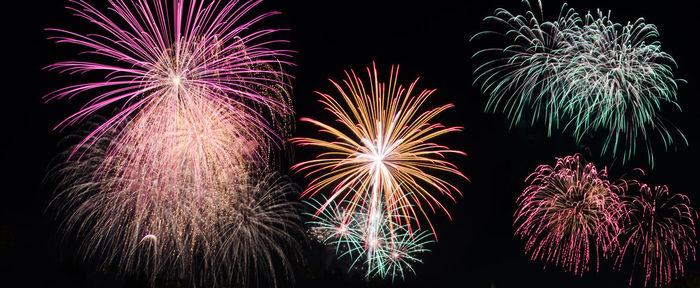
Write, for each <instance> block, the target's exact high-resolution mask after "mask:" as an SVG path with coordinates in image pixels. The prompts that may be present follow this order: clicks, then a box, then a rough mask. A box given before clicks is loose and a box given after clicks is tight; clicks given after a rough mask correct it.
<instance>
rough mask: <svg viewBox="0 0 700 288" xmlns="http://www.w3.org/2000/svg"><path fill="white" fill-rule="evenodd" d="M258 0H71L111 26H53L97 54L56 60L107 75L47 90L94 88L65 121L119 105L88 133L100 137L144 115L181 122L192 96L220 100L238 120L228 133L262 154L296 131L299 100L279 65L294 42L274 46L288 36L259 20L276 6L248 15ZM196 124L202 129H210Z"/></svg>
mask: <svg viewBox="0 0 700 288" xmlns="http://www.w3.org/2000/svg"><path fill="white" fill-rule="evenodd" d="M259 2H260V1H248V2H244V3H238V1H232V2H227V3H225V4H222V3H220V2H219V1H212V2H209V3H203V2H201V1H197V0H195V1H189V2H188V3H187V4H186V3H185V1H174V2H173V5H172V7H171V6H169V5H168V4H167V3H166V1H164V0H133V1H110V4H111V6H112V7H111V8H110V10H112V11H113V12H114V15H107V14H104V13H102V12H100V11H99V10H98V9H96V8H94V7H93V6H91V5H90V4H88V3H86V2H85V1H82V0H75V1H72V2H71V3H72V4H73V5H74V6H73V7H69V9H70V10H72V11H73V12H74V13H75V15H77V16H79V17H81V18H84V19H85V20H88V21H89V22H91V23H93V24H95V25H97V27H98V28H99V29H100V31H101V32H102V34H88V35H81V34H78V33H74V32H70V31H66V30H62V29H48V30H49V31H51V32H54V33H56V34H58V36H55V37H52V38H51V39H53V40H55V41H56V42H57V43H70V44H74V45H77V46H79V47H81V49H83V51H84V53H81V54H83V55H97V56H96V57H93V58H90V57H89V56H84V57H85V60H82V61H64V62H59V63H56V64H53V65H50V66H48V69H50V70H58V71H61V72H64V73H70V74H75V73H80V74H83V73H88V72H97V73H103V75H105V76H104V77H105V78H104V80H102V81H96V82H87V83H81V84H76V85H72V86H68V87H65V88H62V89H59V90H57V91H55V92H52V93H50V94H49V95H47V96H46V98H47V99H48V100H54V99H66V98H67V99H71V98H74V97H78V96H83V97H84V96H86V95H89V96H90V98H89V100H87V101H85V103H84V105H83V106H82V107H81V109H80V110H79V111H78V112H76V113H74V114H72V115H71V116H69V117H68V118H67V119H65V120H64V121H63V122H61V123H60V124H59V125H58V126H57V128H59V127H65V126H67V125H72V124H75V123H78V122H80V121H81V120H83V119H85V118H86V117H88V116H90V115H92V114H93V113H95V112H97V111H99V110H102V109H104V108H106V107H110V106H111V107H114V106H116V105H119V106H120V107H121V108H120V109H119V110H118V112H117V113H116V114H115V115H114V116H112V117H111V118H109V119H108V120H107V121H105V122H104V123H103V124H102V125H100V126H98V127H97V128H95V129H94V130H93V131H92V133H90V134H89V135H88V136H87V137H85V138H84V139H83V141H82V142H81V145H85V144H91V143H89V142H88V139H100V138H101V136H102V135H104V134H105V133H107V131H110V129H112V128H114V127H120V126H123V125H122V124H123V122H128V121H131V120H133V119H135V118H141V119H144V120H143V121H144V122H145V123H148V124H149V125H150V124H151V123H152V122H153V123H157V124H156V125H161V127H164V126H175V125H178V124H176V123H174V122H175V121H177V119H179V118H178V117H181V116H183V115H182V113H188V112H191V111H182V109H181V108H183V106H189V105H191V104H192V103H193V102H208V103H209V104H210V105H216V106H217V107H218V109H219V110H220V111H218V112H219V113H218V114H219V115H218V116H221V117H225V119H223V120H225V121H226V122H231V123H239V124H238V125H236V126H234V127H231V128H230V129H227V130H229V133H235V134H236V136H238V138H239V139H244V140H245V141H247V144H248V145H249V146H252V147H255V148H256V149H255V150H257V151H256V154H260V153H264V151H265V150H266V149H267V147H268V146H269V142H270V139H279V138H280V137H281V136H280V134H283V135H284V133H287V131H286V127H287V126H288V123H287V122H288V121H289V119H288V117H289V116H288V114H289V112H290V111H291V107H290V101H289V99H288V97H287V94H286V88H287V85H286V84H285V82H284V79H285V78H287V77H288V76H287V75H286V74H285V73H284V72H282V71H281V69H275V67H277V66H279V65H280V64H289V63H288V62H285V61H280V60H278V59H279V58H285V57H287V56H288V54H289V53H288V52H289V51H287V50H279V49H271V48H269V47H272V46H274V45H275V44H276V43H280V42H285V41H283V40H277V39H267V38H270V37H269V36H270V34H272V33H275V32H276V31H277V30H274V29H264V30H253V29H251V28H252V27H253V26H254V25H255V24H257V23H258V22H260V21H261V20H263V19H265V18H267V17H268V16H270V15H273V14H275V13H274V12H271V13H265V14H262V15H259V16H257V17H253V18H252V20H249V21H245V20H244V19H246V17H245V14H246V13H248V12H249V11H250V10H251V9H253V7H254V6H255V5H257V4H258V3H259ZM111 16H115V17H114V19H112V18H111ZM185 109H189V108H185ZM266 115H267V116H266ZM188 116H190V117H200V116H201V115H198V114H195V113H190V114H188ZM138 125H139V124H134V126H138ZM191 128H192V129H195V131H196V132H200V133H202V132H206V131H201V130H203V129H207V128H206V127H191ZM234 128H235V129H234ZM134 129H146V128H143V127H135V128H134ZM197 129H199V131H197ZM149 130H150V129H149ZM162 132H163V131H157V129H153V131H152V135H153V136H152V137H156V136H162V137H166V136H165V135H163V134H158V133H162ZM192 133H195V132H192ZM166 135H167V134H166ZM204 135H206V133H204ZM167 136H169V137H176V136H173V135H167ZM207 136H208V135H207ZM121 138H122V139H120V140H117V141H116V142H117V143H121V142H125V141H131V140H132V139H131V138H130V137H129V136H123V137H121ZM162 140H164V141H163V142H167V141H168V140H171V139H162ZM78 147H80V146H78ZM78 147H76V149H77V148H78ZM258 156H261V155H258ZM258 158H262V157H258Z"/></svg>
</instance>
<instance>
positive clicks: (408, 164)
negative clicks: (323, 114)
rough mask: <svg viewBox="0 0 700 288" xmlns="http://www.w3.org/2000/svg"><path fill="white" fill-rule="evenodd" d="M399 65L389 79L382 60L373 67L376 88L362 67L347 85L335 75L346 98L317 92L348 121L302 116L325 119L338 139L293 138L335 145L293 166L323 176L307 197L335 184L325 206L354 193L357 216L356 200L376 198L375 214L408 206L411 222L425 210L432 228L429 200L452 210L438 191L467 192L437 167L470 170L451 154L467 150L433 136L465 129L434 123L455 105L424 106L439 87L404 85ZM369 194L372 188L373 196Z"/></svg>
mask: <svg viewBox="0 0 700 288" xmlns="http://www.w3.org/2000/svg"><path fill="white" fill-rule="evenodd" d="M398 70H399V68H398V66H396V67H395V68H394V67H392V69H391V74H390V77H389V81H388V82H387V83H384V82H380V80H379V76H378V74H377V69H376V67H375V66H374V65H373V67H372V69H370V68H367V74H368V76H369V82H366V83H368V84H369V87H366V86H365V84H364V83H363V81H362V79H360V78H359V77H358V76H357V75H355V72H354V71H352V70H350V72H347V71H346V72H345V74H346V76H347V79H346V80H343V83H344V84H345V85H344V87H343V86H342V85H340V84H338V83H336V82H335V81H332V80H331V83H332V84H333V85H334V86H335V87H336V89H338V92H339V94H340V96H341V99H340V100H337V99H335V98H334V97H332V96H330V95H328V94H324V93H320V92H317V93H318V94H319V95H321V97H322V100H320V101H321V103H323V104H324V105H325V106H326V107H325V109H326V110H328V111H330V112H331V113H332V114H333V115H334V116H335V117H336V120H337V122H338V123H339V124H340V125H338V126H339V127H334V126H331V125H328V124H324V123H323V122H320V121H317V120H313V119H309V118H301V119H300V120H301V121H305V122H310V123H312V124H314V125H316V126H318V127H319V128H320V131H321V132H324V133H326V134H328V135H330V136H332V137H333V138H334V139H332V140H322V139H315V138H305V137H302V138H294V139H292V142H293V143H296V144H298V145H301V146H314V147H319V148H322V149H325V150H327V152H324V153H322V154H320V155H319V156H318V157H317V158H316V159H313V160H309V161H305V162H301V163H298V164H296V165H294V166H293V167H292V169H295V170H297V171H302V170H307V171H309V172H308V174H307V176H309V175H315V176H318V177H317V178H315V179H313V180H312V181H311V182H310V183H309V186H308V188H307V189H306V190H305V191H304V193H302V196H309V197H311V196H313V195H314V194H316V193H317V192H318V191H320V190H322V189H324V188H326V187H333V190H332V194H331V196H330V197H328V199H327V201H326V203H325V204H324V205H322V206H321V207H320V208H319V212H320V211H322V210H323V209H325V208H326V206H327V205H328V203H329V202H330V201H333V200H340V201H345V200H348V201H349V203H354V204H356V205H350V206H349V207H348V211H347V213H348V215H349V214H350V213H352V209H353V207H367V206H366V205H363V204H365V203H364V201H369V202H370V203H367V205H369V207H370V208H369V215H375V214H379V213H380V212H381V211H375V210H377V209H380V208H379V207H384V209H387V210H390V211H393V210H398V211H400V212H399V214H400V215H401V216H402V217H399V218H400V219H399V221H401V222H409V221H407V220H405V219H416V220H417V219H419V218H418V217H417V216H419V214H420V215H422V216H424V217H420V218H425V219H426V220H427V221H428V224H429V225H430V226H431V229H432V224H430V220H429V219H428V218H427V213H426V211H425V210H426V209H425V205H427V206H428V207H429V208H430V210H432V211H433V212H435V208H436V207H437V208H440V209H441V210H444V211H445V212H446V213H447V210H446V209H445V207H444V206H443V205H442V204H441V203H440V201H439V200H438V199H437V198H436V197H435V195H433V194H432V193H431V190H433V191H434V190H437V191H438V192H439V193H440V194H443V195H446V196H447V197H449V198H450V199H452V200H454V197H453V192H457V193H458V194H460V195H461V193H460V192H459V190H458V189H457V188H456V187H455V186H454V185H452V184H450V183H449V182H448V181H446V180H445V179H443V178H442V177H440V176H437V175H435V174H434V173H435V172H438V173H444V172H447V173H450V174H456V175H459V176H460V177H464V178H465V179H466V177H465V176H464V175H463V174H462V173H461V172H460V171H459V170H457V167H456V166H455V165H454V164H452V163H450V162H449V161H447V160H446V159H445V154H459V155H465V153H464V152H461V151H457V150H452V149H450V148H448V147H446V146H442V145H438V144H435V143H431V142H430V141H432V140H433V139H434V138H436V137H438V136H441V135H443V134H447V133H450V132H454V131H461V130H462V128H461V127H445V126H443V125H441V124H431V123H429V122H430V121H431V120H432V119H433V118H435V117H436V116H437V115H439V114H440V113H441V112H443V111H445V110H447V109H449V108H451V107H453V105H452V104H446V105H443V106H439V107H437V108H434V109H431V110H427V111H425V112H421V110H420V108H421V106H422V105H423V104H424V103H425V101H426V100H427V99H428V97H429V96H430V95H431V94H432V93H433V92H435V90H423V91H421V92H420V93H419V94H418V95H415V94H414V93H415V92H414V90H415V86H416V83H417V82H418V79H416V80H415V81H414V82H413V83H411V84H410V85H409V86H408V88H404V87H403V86H401V85H398V84H397V74H398ZM365 193H370V194H371V195H369V197H367V195H365ZM416 208H417V209H416ZM447 214H448V216H449V213H447ZM402 219H403V220H402ZM409 227H410V223H409ZM377 230H378V227H377ZM432 230H434V229H432Z"/></svg>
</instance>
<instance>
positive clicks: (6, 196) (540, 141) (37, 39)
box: [0, 0, 700, 287]
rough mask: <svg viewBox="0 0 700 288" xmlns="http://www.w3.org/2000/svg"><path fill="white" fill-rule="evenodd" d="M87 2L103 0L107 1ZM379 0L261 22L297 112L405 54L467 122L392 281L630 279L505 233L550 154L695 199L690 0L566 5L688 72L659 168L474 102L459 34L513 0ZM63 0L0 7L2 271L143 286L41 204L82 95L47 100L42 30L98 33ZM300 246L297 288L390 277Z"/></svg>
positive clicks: (526, 283) (530, 283)
mask: <svg viewBox="0 0 700 288" xmlns="http://www.w3.org/2000/svg"><path fill="white" fill-rule="evenodd" d="M90 2H92V3H95V6H99V7H105V5H106V3H98V1H90ZM104 2H106V1H104ZM376 2H377V1H358V2H353V3H349V2H348V3H344V2H343V3H342V4H340V3H337V2H335V1H313V2H310V1H305V2H304V3H303V4H298V3H296V2H292V1H272V0H264V1H263V3H262V4H261V7H260V8H259V9H258V11H268V10H275V11H281V12H282V15H281V16H276V17H273V18H270V19H269V20H270V21H271V22H267V23H266V25H267V24H269V26H273V27H289V28H291V31H290V32H287V34H286V36H288V37H289V38H290V40H291V41H292V44H291V45H292V47H293V49H295V50H297V51H299V53H298V54H297V55H295V57H294V62H296V63H297V64H298V66H297V67H296V68H293V69H292V70H291V71H290V73H291V74H292V75H294V76H295V77H296V80H295V81H294V83H293V84H294V93H293V100H294V107H295V110H296V112H297V115H296V116H297V118H299V117H313V118H319V119H318V120H324V121H328V120H332V119H330V115H329V114H326V113H319V111H320V109H322V105H321V104H320V103H318V102H317V101H316V100H318V96H316V95H315V94H313V91H315V90H318V91H322V92H326V93H329V92H332V91H333V87H332V86H331V85H330V83H329V82H328V81H327V78H333V79H342V78H343V74H342V73H343V70H345V69H349V68H353V69H355V70H358V71H359V70H362V69H364V67H367V66H368V65H370V64H371V61H372V60H374V61H376V63H377V66H378V67H383V68H384V69H388V68H387V67H389V66H390V65H391V64H400V65H401V73H400V77H401V78H400V79H399V82H403V83H406V82H410V81H412V80H413V79H415V78H416V77H421V80H420V81H419V86H420V87H421V88H424V89H433V88H435V89H437V91H436V92H435V93H434V94H433V95H432V96H431V99H429V103H426V105H427V106H426V107H433V106H437V105H442V104H446V103H453V104H455V108H453V109H451V110H448V111H446V112H445V113H443V114H441V115H440V116H439V117H438V119H437V121H439V122H441V123H445V124H449V125H459V126H464V127H465V129H464V132H461V133H454V134H453V135H445V136H444V137H443V138H441V139H439V140H440V143H442V144H445V145H447V146H449V147H451V148H453V149H457V150H461V151H464V152H466V153H467V156H466V157H454V161H455V164H456V165H457V166H458V167H460V169H461V171H462V172H463V173H464V174H465V175H467V176H468V177H469V179H470V180H471V182H466V181H463V180H460V179H458V178H457V177H452V176H450V175H445V177H452V178H450V181H452V182H455V183H457V184H458V185H459V186H458V187H459V188H460V190H461V191H462V192H463V193H464V197H458V198H457V201H458V202H457V204H453V203H450V201H449V199H442V200H443V203H444V204H445V205H446V206H447V208H448V210H449V211H450V212H451V214H452V216H453V219H454V220H453V221H452V222H450V221H448V219H447V217H445V216H444V215H441V214H439V213H438V214H437V215H435V217H433V218H431V219H432V221H433V222H434V225H435V228H436V232H437V233H438V236H439V240H438V243H437V244H432V245H430V246H429V247H428V248H429V249H430V250H432V251H431V252H428V253H425V254H423V255H422V259H423V261H424V263H423V264H417V265H415V267H414V268H415V269H416V273H417V275H415V276H413V275H409V276H407V279H406V281H405V282H403V281H396V283H394V285H393V287H426V286H427V287H490V285H491V284H492V283H493V284H494V287H626V285H627V280H628V274H626V273H616V272H612V270H611V269H612V265H607V264H603V265H602V266H601V268H600V272H599V273H597V274H596V273H594V272H591V273H586V274H584V277H583V278H577V277H575V276H574V275H573V274H571V273H567V272H564V271H563V270H562V269H560V268H556V267H547V269H546V270H542V267H543V266H542V264H541V263H537V262H531V261H530V260H529V257H528V256H527V255H525V254H524V253H522V252H523V251H522V247H523V245H522V244H523V243H522V241H521V240H518V239H517V238H516V237H514V236H513V228H512V214H513V212H514V211H515V199H516V197H517V196H518V195H519V194H520V192H522V190H523V189H524V187H525V183H524V180H525V177H526V176H527V175H529V174H530V173H531V172H532V171H533V170H534V169H535V167H537V165H540V164H543V163H549V164H553V161H554V157H555V156H559V157H562V156H565V155H570V154H572V153H575V152H581V153H583V155H584V156H585V157H586V158H587V159H588V160H592V161H593V162H595V163H596V164H597V165H598V166H608V167H609V175H610V178H616V177H619V176H620V175H621V174H622V173H624V172H626V171H628V170H630V168H634V167H640V168H644V169H645V170H646V171H647V176H646V177H645V178H644V180H647V182H649V184H653V185H663V184H665V185H668V186H669V189H670V190H671V191H672V192H681V193H685V194H687V195H688V196H690V197H691V201H692V203H693V206H695V207H696V208H697V207H700V206H699V205H698V204H700V194H698V193H700V192H699V191H697V188H696V187H697V185H696V183H697V179H696V176H695V169H690V167H691V165H692V164H694V163H697V162H698V161H697V160H700V159H699V158H700V127H698V126H697V125H695V123H700V122H699V121H698V120H700V119H698V117H699V116H698V115H700V106H697V104H700V103H698V102H697V100H694V99H695V98H696V97H697V95H698V92H700V89H698V81H700V73H699V72H698V69H697V67H700V60H698V58H697V57H696V56H695V55H696V51H695V50H696V47H695V46H693V45H692V42H693V40H694V39H693V37H696V36H695V35H694V34H693V33H694V31H695V30H693V29H694V22H693V20H694V19H695V13H696V11H695V10H693V9H690V8H689V7H684V5H687V4H685V2H683V1H665V2H663V3H659V2H651V1H649V2H639V1H627V0H625V1H616V2H614V3H609V1H568V4H569V6H571V7H573V8H575V9H576V10H577V11H578V12H579V13H585V11H587V10H594V9H596V8H601V9H603V10H604V11H607V10H612V13H611V16H612V19H613V20H614V21H616V22H621V23H626V22H627V21H634V20H636V18H638V17H644V18H645V19H646V21H647V22H648V23H653V24H655V25H657V26H658V28H659V32H660V38H659V40H660V41H661V43H662V44H661V45H662V48H663V49H664V50H665V51H666V52H668V53H669V54H671V55H672V56H673V57H674V58H675V59H676V61H677V62H678V65H679V68H678V70H676V72H675V75H676V77H679V78H683V79H686V80H687V81H688V83H687V84H681V85H680V87H679V91H678V98H679V102H680V106H681V107H682V108H683V112H682V113H678V112H677V111H674V109H664V110H662V111H663V112H662V113H663V114H664V115H665V116H666V117H668V118H669V119H670V120H671V122H673V123H674V124H675V125H676V126H677V127H678V128H679V129H681V130H682V131H683V132H684V133H685V135H686V136H687V137H688V141H689V143H690V146H689V147H680V148H679V151H678V152H664V151H663V149H657V150H655V157H656V159H655V164H654V165H655V167H654V170H650V169H649V167H648V164H647V163H646V159H644V158H643V157H637V158H635V159H634V160H633V161H631V162H630V163H628V164H626V165H625V166H624V167H623V166H621V163H620V162H621V161H619V160H618V161H616V162H615V164H614V165H612V166H611V165H610V163H613V159H611V158H602V159H601V158H600V157H598V156H597V155H599V150H596V149H599V144H598V143H599V142H600V140H601V139H602V137H597V138H596V137H593V138H591V139H585V140H584V141H586V143H591V145H589V146H590V148H591V149H592V151H591V152H587V150H586V149H585V148H584V147H580V146H578V145H576V144H575V143H574V141H573V140H572V139H571V137H570V136H569V135H566V134H562V133H554V134H553V136H552V138H546V129H545V127H543V125H540V126H535V127H534V128H528V127H525V126H519V127H514V128H512V129H508V124H509V123H508V120H507V119H506V118H505V117H504V116H503V115H501V114H485V113H483V112H482V111H483V108H484V105H485V101H486V99H487V98H486V96H484V95H482V94H481V93H480V92H479V91H478V89H477V88H474V87H472V86H471V81H472V79H473V77H472V76H471V71H472V69H473V68H474V65H476V63H472V62H471V61H470V56H471V55H472V54H473V52H475V51H476V49H477V48H479V47H476V46H473V45H470V44H469V43H468V39H469V37H470V36H471V35H473V34H474V33H476V32H479V31H482V30H483V29H484V28H486V26H485V25H486V24H484V23H482V22H481V19H483V18H484V17H486V16H489V15H492V13H493V11H494V10H495V9H496V8H506V9H508V10H510V11H513V12H522V11H523V10H522V6H521V4H520V2H519V1H513V0H511V1H494V2H491V1H483V3H481V2H478V3H474V2H468V1H444V2H437V1H431V2H427V3H423V4H421V5H416V4H406V3H403V2H401V1H382V2H381V4H377V3H376ZM453 2H454V3H453ZM458 2H459V3H458ZM65 3H66V2H65V1H46V3H40V4H37V3H35V2H31V1H21V2H20V3H13V4H8V5H10V6H9V7H7V8H6V9H4V11H6V12H5V13H6V14H8V16H9V15H20V16H21V17H20V19H16V20H13V21H14V22H11V23H3V24H5V25H4V26H3V27H7V28H8V29H7V31H6V32H5V33H8V34H6V36H5V37H4V38H5V39H6V41H5V42H4V43H5V45H3V46H4V48H9V49H10V51H11V52H9V53H7V52H6V54H5V55H6V57H5V60H6V61H9V62H10V63H9V64H10V66H9V68H10V69H7V70H8V71H11V74H12V75H11V76H10V79H8V80H6V82H5V83H6V85H8V87H10V88H9V91H8V92H6V93H4V95H5V103H3V107H4V109H5V111H4V113H2V117H3V122H2V123H4V124H5V129H6V130H5V131H4V133H3V137H2V139H3V141H2V145H3V147H2V149H1V150H0V151H2V152H1V153H2V161H3V163H4V164H5V165H3V169H4V170H5V171H3V173H2V174H1V175H3V176H2V177H3V181H2V183H5V185H3V186H4V187H3V189H2V190H3V192H2V197H3V199H2V201H0V203H1V204H0V205H2V207H0V211H2V212H0V213H2V217H1V218H0V219H2V220H0V259H2V260H1V261H2V262H3V267H8V268H9V269H8V268H3V269H2V270H1V271H2V272H1V273H0V275H3V276H1V277H0V286H1V287H15V286H16V285H17V284H16V283H15V281H14V280H20V281H22V283H24V284H23V286H24V287H64V286H65V287H141V286H142V285H144V284H145V282H144V281H143V280H141V279H126V280H119V279H118V278H116V276H115V275H116V273H96V272H93V267H91V266H90V265H83V264H79V262H77V261H76V260H75V259H74V258H73V256H74V253H72V250H71V249H73V248H74V247H71V245H76V244H77V243H73V242H70V241H67V242H64V243H61V242H60V240H61V239H60V237H59V234H57V233H56V224H57V221H55V220H53V219H51V216H50V215H51V214H48V213H44V208H45V207H46V204H47V203H48V200H49V199H50V196H51V193H52V191H51V189H50V186H48V185H44V186H46V187H44V186H42V184H41V183H42V180H43V177H44V175H45V173H46V171H47V169H48V167H49V163H51V161H52V158H53V157H54V155H57V154H58V153H59V152H61V151H62V149H61V148H62V147H65V146H60V145H58V144H57V143H60V142H61V139H62V138H63V137H64V136H65V135H68V134H70V133H71V131H72V129H70V128H69V129H67V130H66V131H64V132H61V133H59V132H54V131H51V129H52V128H53V127H54V126H55V125H56V124H57V123H58V122H60V121H61V120H63V119H64V118H65V117H66V116H68V115H69V114H68V113H70V112H71V111H75V110H76V108H78V107H79V106H78V105H79V104H80V101H65V102H53V103H49V104H43V103H42V100H41V98H40V97H41V96H42V95H44V94H46V93H48V92H50V91H52V90H55V89H57V88H59V87H62V86H64V85H65V83H66V80H70V79H72V80H75V79H74V78H70V77H67V76H64V75H57V73H53V72H47V71H42V70H40V69H41V68H42V67H44V66H46V65H48V64H51V63H54V62H55V61H58V60H63V59H70V57H73V55H74V52H75V49H73V48H72V47H69V46H67V45H59V46H56V45H55V44H54V43H53V42H51V41H48V40H46V37H47V36H48V33H46V32H44V31H43V29H44V28H47V27H60V28H71V29H72V30H77V31H83V32H93V31H94V30H92V29H93V27H91V26H90V25H89V24H87V23H85V22H84V21H81V20H80V19H78V18H77V17H73V16H71V15H70V12H69V11H68V10H65V9H64V8H63V6H65V5H64V4H65ZM561 4H562V2H559V1H549V0H547V1H544V3H543V8H544V11H545V14H546V15H549V16H554V15H555V14H556V13H557V12H558V11H559V9H560V7H561ZM14 6H16V7H14ZM5 19H7V20H8V21H9V20H10V19H12V17H8V18H5ZM84 77H95V76H93V75H86V76H84ZM7 101H10V102H9V103H8V102H7ZM665 108H671V107H665ZM315 133H316V132H315V127H313V126H312V125H307V124H305V123H298V124H297V131H296V133H295V135H306V136H311V135H315ZM66 144H69V143H66ZM59 146H60V147H59ZM656 148H662V147H661V146H660V145H659V146H658V147H656ZM295 151H296V152H297V155H295V158H296V159H297V160H299V159H309V158H310V157H312V156H313V155H315V154H313V153H315V151H313V149H295ZM302 153H303V154H302ZM294 177H295V180H296V181H297V183H299V184H301V185H305V184H306V183H308V182H307V180H304V179H303V178H302V177H301V176H300V175H294ZM306 255H307V262H306V264H305V265H304V266H298V267H297V273H296V279H297V281H296V287H328V286H333V287H391V286H392V285H391V281H374V280H370V281H368V282H367V281H365V280H363V278H362V275H361V274H350V275H348V274H347V273H346V272H345V268H344V266H342V265H341V264H342V262H339V261H335V260H332V259H335V256H334V255H332V254H329V253H327V252H325V251H324V249H322V248H315V249H313V250H311V251H309V252H308V253H306ZM687 268H688V270H687V271H688V272H687V273H688V274H692V275H691V276H690V277H688V278H694V279H695V280H694V281H698V279H700V265H698V264H697V263H691V264H690V265H688V267H687ZM625 272H626V271H625ZM17 283H19V282H17ZM636 285H639V284H638V283H636ZM671 287H673V286H671ZM677 287H683V286H677ZM688 287H692V286H688Z"/></svg>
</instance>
